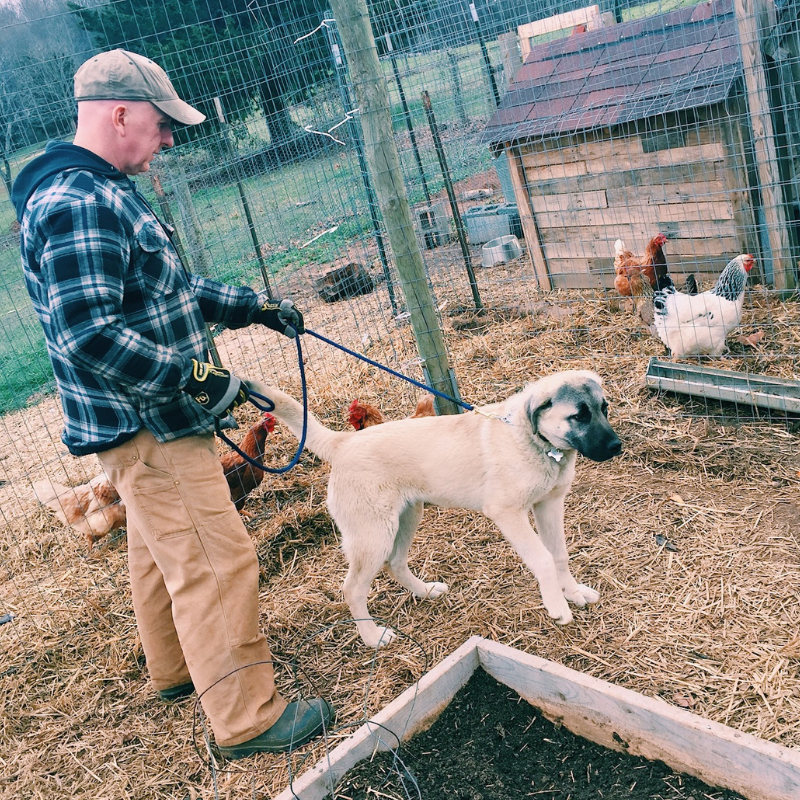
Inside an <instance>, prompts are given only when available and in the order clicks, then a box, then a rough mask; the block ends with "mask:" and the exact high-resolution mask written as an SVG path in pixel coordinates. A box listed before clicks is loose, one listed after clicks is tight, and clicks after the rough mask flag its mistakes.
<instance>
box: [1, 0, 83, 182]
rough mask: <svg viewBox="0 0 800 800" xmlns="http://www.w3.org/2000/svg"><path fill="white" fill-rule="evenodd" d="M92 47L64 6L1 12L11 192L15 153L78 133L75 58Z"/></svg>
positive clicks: (51, 2)
mask: <svg viewBox="0 0 800 800" xmlns="http://www.w3.org/2000/svg"><path fill="white" fill-rule="evenodd" d="M37 23H39V24H37ZM87 45H88V40H87V39H86V37H85V35H83V34H82V33H81V31H80V30H79V29H78V27H77V26H76V25H75V20H74V17H73V16H72V15H70V14H69V13H67V9H66V5H65V3H64V2H63V0H23V1H22V2H20V3H18V4H16V5H5V6H3V7H2V8H0V177H2V180H3V183H4V185H5V187H6V189H7V190H10V188H11V182H12V178H13V176H12V174H11V161H10V159H11V156H12V154H13V153H14V151H16V150H18V149H20V148H22V147H25V146H27V145H30V144H33V143H35V142H38V141H41V140H42V139H44V138H49V137H60V136H66V135H68V134H69V133H70V132H71V131H72V130H74V116H75V109H74V106H75V104H74V101H73V99H72V76H73V74H74V72H75V68H76V67H77V65H78V63H79V62H80V60H81V59H80V57H78V56H76V55H75V54H76V53H79V52H80V51H81V50H82V49H84V50H85V48H86V47H87Z"/></svg>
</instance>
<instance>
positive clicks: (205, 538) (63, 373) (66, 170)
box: [12, 50, 333, 759]
mask: <svg viewBox="0 0 800 800" xmlns="http://www.w3.org/2000/svg"><path fill="white" fill-rule="evenodd" d="M75 99H76V100H77V102H78V127H77V132H76V134H75V139H74V142H73V143H72V144H69V143H65V142H51V143H50V144H49V145H48V147H47V149H46V151H45V153H44V155H42V156H40V157H39V158H37V159H35V160H34V161H32V162H31V163H30V164H29V165H28V166H27V167H25V169H23V170H22V172H20V174H19V176H18V177H17V179H16V181H15V182H14V187H13V192H12V200H13V201H14V205H15V207H16V210H17V217H18V219H19V221H20V223H21V239H22V261H23V269H24V272H25V280H26V283H27V287H28V291H29V293H30V296H31V299H32V300H33V305H34V308H35V310H36V313H37V314H38V316H39V319H40V321H41V323H42V326H43V328H44V332H45V338H46V341H47V348H48V352H49V355H50V360H51V362H52V365H53V371H54V373H55V377H56V384H57V386H58V391H59V395H60V398H61V404H62V408H63V412H64V421H65V429H64V433H63V436H62V438H63V441H64V443H65V444H66V445H67V447H68V448H69V450H70V452H71V453H72V454H73V455H76V456H82V455H86V454H88V453H97V455H98V458H99V459H100V461H101V463H102V465H103V467H104V469H105V471H106V473H107V474H108V476H109V478H110V479H111V481H112V482H113V484H114V486H115V487H116V488H117V491H118V492H119V494H120V496H121V497H122V499H123V500H124V501H125V505H126V507H127V518H128V552H129V566H130V574H131V590H132V595H133V606H134V611H135V614H136V621H137V625H138V628H139V633H140V636H141V640H142V646H143V648H144V652H145V656H146V658H147V665H148V669H149V671H150V678H151V680H152V682H153V684H154V686H155V688H156V689H157V690H158V693H159V696H160V697H161V699H162V700H167V701H169V700H175V699H178V698H180V697H184V696H187V695H189V694H191V693H192V692H193V691H194V690H195V689H196V690H197V691H198V692H199V693H200V695H201V702H202V705H203V709H204V710H205V712H206V715H207V716H208V718H209V721H210V723H211V727H212V729H213V731H214V737H215V740H216V743H217V746H218V748H219V750H220V752H221V753H222V754H223V755H224V756H226V757H228V758H233V759H236V758H242V757H244V756H247V755H250V754H251V753H256V752H280V751H284V750H289V749H292V748H293V747H295V746H297V745H299V744H302V743H303V742H305V741H308V740H309V739H311V738H313V737H314V736H316V735H317V734H319V733H321V732H322V731H323V729H324V727H325V726H326V725H327V724H328V723H329V722H330V720H331V718H332V716H333V709H332V707H331V706H330V705H329V704H328V703H327V702H326V701H324V700H322V699H320V698H315V699H313V700H310V701H306V700H302V701H297V702H294V703H289V704H287V702H286V701H285V700H284V699H283V698H282V697H281V696H280V695H279V694H278V692H277V691H276V688H275V682H274V677H273V669H272V663H271V655H270V651H269V648H268V646H267V643H266V640H265V638H264V636H263V634H262V633H261V632H260V630H259V625H258V563H257V559H256V554H255V549H254V547H253V544H252V542H251V540H250V537H249V536H248V534H247V531H246V530H245V527H244V525H243V523H242V521H241V518H240V516H239V514H238V513H237V512H236V509H235V508H234V506H233V503H232V502H231V499H230V493H229V490H228V485H227V482H226V481H225V478H224V475H223V472H222V467H221V464H220V461H219V458H218V457H217V453H216V448H215V444H214V436H213V430H214V418H215V417H224V416H226V415H227V414H228V413H230V411H232V410H233V409H234V408H236V407H237V406H238V405H240V404H241V403H243V402H244V401H245V400H246V399H247V396H248V394H247V389H246V387H245V385H244V384H243V383H242V382H241V381H240V380H239V379H238V378H236V377H235V376H234V375H232V374H231V373H230V372H229V371H228V370H225V369H222V368H216V367H213V366H212V365H210V364H209V363H207V359H208V355H207V338H206V336H207V334H206V329H205V322H222V323H224V324H225V325H227V326H228V327H229V328H237V327H242V326H245V325H249V324H251V323H261V324H263V325H266V326H267V327H269V328H272V329H273V330H276V331H279V332H281V333H283V334H284V335H286V336H289V337H293V336H295V335H296V333H302V332H303V330H304V329H303V317H302V315H301V314H300V312H299V311H298V310H297V309H296V308H295V307H294V304H293V303H291V302H290V301H289V300H283V301H282V302H280V303H279V302H275V301H272V300H270V299H269V298H266V297H262V296H260V295H258V294H257V293H256V292H254V291H253V290H252V289H250V288H247V287H232V286H228V285H225V284H222V283H219V282H217V281H213V280H209V279H206V278H201V277H198V276H195V275H192V276H189V275H187V274H186V273H185V272H184V270H183V268H182V266H181V264H180V261H179V259H178V256H177V254H176V251H175V248H174V247H173V245H172V243H171V241H170V237H169V233H168V231H167V229H166V228H165V227H164V226H163V225H162V224H161V223H160V222H159V220H158V218H157V217H156V216H155V214H154V212H153V211H152V209H151V208H150V206H149V205H148V203H147V202H146V201H145V200H144V198H143V197H142V196H141V195H140V194H139V193H138V192H137V190H136V188H135V186H134V184H133V182H132V181H131V180H130V179H129V178H128V177H127V176H129V175H137V174H139V173H141V172H146V171H147V170H148V169H149V168H150V162H151V160H152V159H153V157H154V156H155V154H156V153H158V152H159V150H161V148H162V147H171V146H172V145H173V138H172V124H173V121H176V122H179V123H183V124H186V125H197V124H199V123H200V122H202V121H203V120H204V119H205V117H204V116H203V114H201V113H200V112H199V111H198V110H197V109H195V108H193V107H192V106H190V105H189V104H187V103H185V102H184V101H183V100H181V99H180V98H179V97H178V95H177V93H176V91H175V89H174V87H173V86H172V83H171V82H170V80H169V78H168V77H167V75H166V73H165V72H164V71H163V70H162V69H161V68H160V67H159V66H158V65H157V64H155V63H154V62H153V61H150V60H149V59H147V58H144V57H142V56H140V55H137V54H135V53H130V52H127V51H125V50H113V51H111V52H106V53H102V54H100V55H98V56H95V57H94V58H91V59H89V60H88V61H87V62H86V63H84V64H83V65H82V66H81V67H80V68H79V69H78V71H77V72H76V74H75Z"/></svg>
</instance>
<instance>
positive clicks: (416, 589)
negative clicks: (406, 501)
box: [386, 501, 450, 600]
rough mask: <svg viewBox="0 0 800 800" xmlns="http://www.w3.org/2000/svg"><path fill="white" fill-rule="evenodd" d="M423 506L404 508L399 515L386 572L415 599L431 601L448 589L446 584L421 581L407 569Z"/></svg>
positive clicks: (416, 504) (415, 504)
mask: <svg viewBox="0 0 800 800" xmlns="http://www.w3.org/2000/svg"><path fill="white" fill-rule="evenodd" d="M424 508H425V505H424V503H423V502H422V501H419V502H416V503H413V504H411V505H408V506H406V507H405V508H404V509H403V511H402V512H401V513H400V525H399V526H398V528H397V536H396V537H395V540H394V548H393V549H392V554H391V556H389V561H388V563H387V564H386V571H387V572H388V573H389V574H390V575H391V576H392V577H393V578H394V579H395V580H396V581H397V582H398V583H399V584H400V585H401V586H405V587H406V589H408V590H409V591H410V592H413V594H414V596H415V597H419V598H421V599H423V600H426V599H427V600H433V599H434V598H435V597H440V596H441V595H443V594H444V593H445V592H447V590H448V589H449V588H450V587H449V586H448V585H447V584H446V583H441V582H440V581H431V582H429V583H426V582H425V581H421V580H420V579H419V578H418V577H417V576H416V575H414V573H413V572H412V571H411V570H410V569H409V567H408V551H409V549H410V548H411V542H412V541H413V540H414V534H415V533H416V531H417V528H418V527H419V522H420V520H421V519H422V512H423V510H424Z"/></svg>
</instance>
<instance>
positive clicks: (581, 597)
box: [564, 583, 600, 608]
mask: <svg viewBox="0 0 800 800" xmlns="http://www.w3.org/2000/svg"><path fill="white" fill-rule="evenodd" d="M564 597H566V598H567V600H569V602H570V603H573V604H574V605H576V606H580V607H581V608H583V606H585V605H587V604H588V603H596V602H597V601H598V600H599V599H600V592H596V591H595V590H594V589H592V587H591V586H586V585H585V584H583V583H576V584H575V588H574V589H573V590H572V591H569V592H564Z"/></svg>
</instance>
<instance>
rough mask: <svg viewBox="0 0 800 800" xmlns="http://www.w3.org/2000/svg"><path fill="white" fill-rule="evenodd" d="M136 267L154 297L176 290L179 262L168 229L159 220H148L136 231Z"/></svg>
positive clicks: (149, 292) (148, 291) (147, 289)
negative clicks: (177, 262)
mask: <svg viewBox="0 0 800 800" xmlns="http://www.w3.org/2000/svg"><path fill="white" fill-rule="evenodd" d="M134 268H135V270H136V271H137V272H138V273H139V274H141V276H142V280H143V281H144V285H145V288H146V291H147V293H148V294H149V295H151V296H153V297H157V296H164V295H169V294H172V293H173V292H174V291H175V278H176V270H177V264H176V259H175V255H174V253H173V250H172V245H171V243H170V240H169V237H168V236H167V233H166V231H165V230H164V229H163V228H162V227H161V225H159V224H158V223H157V222H155V221H153V222H146V223H145V224H144V225H142V227H141V228H140V229H139V231H138V232H137V233H136V247H135V251H134Z"/></svg>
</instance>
